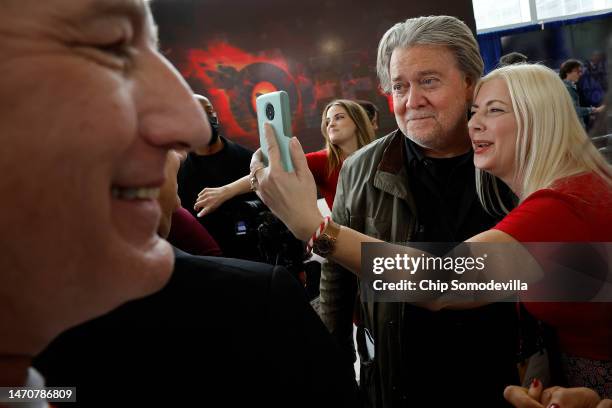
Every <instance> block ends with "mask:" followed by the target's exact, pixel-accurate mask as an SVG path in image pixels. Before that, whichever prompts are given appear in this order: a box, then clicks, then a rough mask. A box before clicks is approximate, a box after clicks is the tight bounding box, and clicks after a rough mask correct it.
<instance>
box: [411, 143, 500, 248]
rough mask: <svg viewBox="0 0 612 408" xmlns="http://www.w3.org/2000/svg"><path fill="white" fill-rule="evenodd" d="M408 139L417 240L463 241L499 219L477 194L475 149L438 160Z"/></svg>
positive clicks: (415, 239) (489, 226)
mask: <svg viewBox="0 0 612 408" xmlns="http://www.w3.org/2000/svg"><path fill="white" fill-rule="evenodd" d="M405 141H406V149H405V152H406V156H407V157H406V166H407V170H408V175H409V180H410V181H409V183H410V186H408V187H409V189H410V191H411V192H412V194H413V197H414V200H415V203H416V207H417V220H418V227H417V235H416V237H415V238H414V239H413V240H414V241H421V242H462V241H465V240H466V239H468V238H470V237H472V236H474V235H476V234H478V233H480V232H482V231H485V230H487V229H489V228H491V227H492V226H493V225H495V223H496V222H497V221H499V218H494V217H492V216H490V215H489V214H487V212H486V211H485V210H484V209H483V208H482V206H481V204H480V202H479V200H478V197H477V196H476V184H475V170H474V159H473V156H474V155H473V152H472V151H470V152H468V153H465V154H462V155H460V156H456V157H451V158H445V159H434V158H430V157H426V156H425V155H423V153H422V152H421V150H420V148H419V147H418V146H417V145H416V144H415V143H414V142H413V141H412V140H410V139H409V138H407V137H406V138H405Z"/></svg>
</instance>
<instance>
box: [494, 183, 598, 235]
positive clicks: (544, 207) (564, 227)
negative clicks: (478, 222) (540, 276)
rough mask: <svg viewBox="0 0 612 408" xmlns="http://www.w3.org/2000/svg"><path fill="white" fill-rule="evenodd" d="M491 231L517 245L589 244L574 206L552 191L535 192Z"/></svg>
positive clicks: (586, 233)
mask: <svg viewBox="0 0 612 408" xmlns="http://www.w3.org/2000/svg"><path fill="white" fill-rule="evenodd" d="M494 228H495V229H497V230H500V231H503V232H505V233H507V234H509V235H511V236H512V237H513V238H514V239H516V240H517V241H520V242H571V241H589V240H590V234H589V228H588V225H587V224H586V223H585V221H584V219H583V217H582V216H581V214H579V213H578V211H577V209H576V208H575V206H574V205H573V203H572V202H571V201H570V200H569V199H568V197H567V196H565V195H564V194H560V193H557V192H555V191H553V190H541V191H537V192H535V193H534V194H532V195H531V196H529V197H528V198H527V199H526V200H525V201H524V202H523V203H521V204H520V205H519V206H518V207H516V208H515V209H514V210H512V211H511V212H510V214H508V215H507V216H506V217H505V218H504V219H503V220H501V221H500V222H499V223H498V224H497V225H496V226H495V227H494Z"/></svg>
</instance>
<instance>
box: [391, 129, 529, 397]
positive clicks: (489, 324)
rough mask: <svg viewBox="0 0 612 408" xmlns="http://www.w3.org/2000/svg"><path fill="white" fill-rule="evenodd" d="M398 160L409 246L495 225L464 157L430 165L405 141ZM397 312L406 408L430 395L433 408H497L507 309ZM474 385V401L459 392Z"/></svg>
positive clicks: (512, 373) (506, 362) (510, 342)
mask: <svg viewBox="0 0 612 408" xmlns="http://www.w3.org/2000/svg"><path fill="white" fill-rule="evenodd" d="M405 152H406V153H405V154H406V161H405V163H406V164H405V165H406V166H407V170H408V176H409V177H408V179H409V183H410V185H409V186H408V187H409V189H410V191H411V193H412V196H413V197H414V200H415V204H416V209H417V222H418V225H417V233H416V236H415V237H413V240H414V241H420V242H456V243H458V242H462V241H464V240H466V239H468V238H470V237H472V236H474V235H476V234H479V233H480V232H483V231H485V230H487V229H489V228H491V227H492V226H494V225H495V223H496V222H497V221H498V219H496V218H495V217H493V216H491V215H489V214H488V213H487V212H486V211H485V210H484V208H483V207H482V205H481V204H480V201H479V200H478V197H477V195H476V183H475V170H474V164H473V153H472V152H471V151H470V152H469V153H466V154H463V155H461V156H457V157H453V158H448V159H432V158H429V157H426V156H424V155H423V153H422V152H421V150H420V148H419V147H418V146H417V145H416V144H415V143H414V142H412V141H411V140H409V139H408V138H406V149H405ZM499 218H501V217H499ZM404 307H405V314H404V318H403V320H402V328H401V329H400V330H401V331H402V333H403V334H404V336H403V337H402V338H403V339H405V340H403V342H402V346H401V347H402V367H403V369H402V374H401V378H402V380H401V383H402V384H403V387H402V394H403V398H405V399H406V400H407V401H408V402H410V403H411V404H412V405H414V406H419V403H418V402H419V401H421V400H423V399H425V398H426V397H427V398H429V397H430V396H431V395H436V406H446V405H456V406H471V407H480V406H487V407H488V406H494V407H498V406H505V405H504V402H503V390H504V387H505V385H507V384H513V383H514V382H516V381H517V380H518V378H517V377H516V367H515V363H514V353H515V346H516V342H517V340H516V334H517V331H516V315H515V312H514V305H513V304H512V303H497V304H491V305H488V306H483V307H479V308H476V309H470V310H442V311H439V312H431V311H429V310H426V309H422V308H420V307H416V306H412V305H405V306H404ZM475 381H476V382H478V383H479V387H480V389H482V390H483V391H482V393H480V394H479V395H478V396H476V397H475V396H474V395H473V394H471V393H469V392H466V391H465V390H466V389H470V387H472V386H473V384H474V383H475ZM440 390H444V392H443V393H440V392H439V391H440Z"/></svg>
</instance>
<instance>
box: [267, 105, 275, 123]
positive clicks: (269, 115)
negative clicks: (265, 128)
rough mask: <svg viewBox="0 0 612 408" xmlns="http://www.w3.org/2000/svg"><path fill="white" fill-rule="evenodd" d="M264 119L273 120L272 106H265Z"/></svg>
mask: <svg viewBox="0 0 612 408" xmlns="http://www.w3.org/2000/svg"><path fill="white" fill-rule="evenodd" d="M266 117H267V118H268V119H269V120H273V119H274V106H272V104H271V103H269V104H267V105H266Z"/></svg>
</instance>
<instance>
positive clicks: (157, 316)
mask: <svg viewBox="0 0 612 408" xmlns="http://www.w3.org/2000/svg"><path fill="white" fill-rule="evenodd" d="M0 25H1V26H2V27H3V30H2V32H0V51H2V53H3V56H4V58H3V62H2V63H0V100H2V101H4V102H5V103H4V106H5V108H4V109H3V110H2V114H1V115H2V120H1V121H0V127H2V132H1V134H2V137H3V140H4V145H5V147H4V149H2V151H1V152H0V165H2V166H3V167H4V168H5V171H3V172H2V174H3V176H1V177H0V192H2V196H3V197H4V200H5V205H6V207H5V211H3V213H2V215H0V225H1V226H2V227H3V230H4V231H5V234H4V235H3V238H1V240H2V241H1V244H2V247H3V252H2V255H1V256H0V270H1V271H2V272H1V273H0V386H3V387H12V388H17V387H29V388H30V389H41V388H42V387H44V384H45V383H46V384H47V385H48V386H72V387H76V393H77V402H78V403H79V404H81V405H85V406H91V405H102V404H104V405H109V404H110V405H117V404H119V405H124V404H128V405H145V404H152V403H160V402H161V403H167V404H172V405H177V404H181V405H183V404H185V405H186V404H190V405H192V404H199V403H202V404H204V405H206V404H212V405H214V406H244V405H246V404H249V405H264V406H292V407H301V406H304V407H306V406H334V407H353V406H354V407H359V406H366V407H406V406H417V407H420V406H446V405H451V404H452V405H458V406H471V407H480V406H483V407H484V406H487V407H497V406H515V407H519V408H539V407H557V408H559V407H560V408H569V407H594V408H595V407H596V408H605V407H612V400H611V398H612V303H611V302H599V303H576V302H571V303H568V302H566V303H563V302H554V303H536V302H530V301H528V300H527V298H523V294H520V295H519V296H518V298H517V299H516V301H514V302H490V303H483V302H478V303H463V304H461V305H457V304H454V303H448V302H445V301H444V298H443V297H440V298H435V299H430V300H428V301H427V302H421V301H414V302H411V301H406V302H371V301H368V300H367V299H365V298H363V297H360V292H363V291H364V290H365V288H364V287H363V285H364V282H365V281H364V280H363V279H362V278H363V271H362V270H361V251H362V245H363V244H367V243H383V242H388V243H392V244H398V243H401V246H400V247H399V248H401V251H403V253H405V254H417V253H418V254H420V253H422V251H421V249H418V247H417V246H416V244H412V243H413V242H414V243H418V242H445V243H460V242H464V243H466V244H467V245H469V244H471V243H491V244H507V243H509V244H514V245H518V246H523V245H526V243H531V242H572V243H573V242H600V243H609V242H610V241H612V235H611V234H612V216H611V214H612V212H611V211H610V210H611V209H612V169H611V167H610V165H609V164H608V163H607V162H606V161H605V160H604V159H603V157H602V156H601V154H600V153H599V152H598V151H597V149H596V148H595V147H594V146H593V144H592V143H591V142H590V140H589V138H588V135H587V133H586V131H585V129H584V126H583V123H582V122H581V118H580V116H579V112H578V113H577V106H576V103H575V101H573V100H572V98H573V95H572V90H575V88H574V85H573V84H575V83H576V82H577V81H578V80H579V74H580V69H581V68H580V67H576V66H575V65H572V64H571V63H567V64H564V67H562V69H561V72H560V76H561V78H563V80H562V79H560V78H559V75H558V74H557V73H556V72H554V71H553V70H551V69H549V68H546V67H545V66H543V65H538V64H529V63H527V62H524V61H519V62H518V63H517V62H516V61H507V62H505V63H503V64H500V68H498V69H496V70H494V71H492V72H490V73H488V74H487V75H486V76H484V77H483V62H482V58H481V56H480V54H479V50H478V45H477V42H476V39H475V38H474V35H473V33H472V32H471V31H470V29H469V28H468V27H467V26H466V25H465V24H464V23H463V22H461V21H460V20H458V19H457V18H454V17H450V16H430V17H417V18H410V19H408V20H405V21H402V22H399V23H397V24H395V25H394V26H392V27H391V28H390V29H389V30H388V31H387V32H386V33H385V34H384V35H383V37H382V39H381V40H380V43H379V48H378V58H377V63H376V68H377V73H378V77H379V79H380V84H381V88H382V89H383V90H384V91H385V92H386V93H388V94H390V95H391V97H392V99H393V113H394V115H395V119H396V122H397V130H395V131H393V132H392V133H390V134H389V135H386V136H384V137H381V138H378V139H376V138H375V131H376V129H377V127H378V119H379V115H380V112H379V111H378V109H377V108H376V107H375V106H373V105H372V104H371V103H369V102H367V101H352V100H347V99H337V100H333V101H331V102H330V103H329V104H327V105H326V106H325V107H324V109H323V112H322V119H321V133H322V136H323V143H322V144H324V148H323V149H322V150H320V151H317V152H313V153H308V154H304V152H303V151H302V149H301V146H300V143H299V141H298V139H297V138H292V140H291V143H290V149H291V157H292V160H293V164H294V167H295V171H294V172H291V173H288V172H285V171H284V170H283V168H282V165H281V163H280V157H279V150H278V145H277V143H276V140H275V136H274V134H273V130H272V128H271V127H269V126H268V127H266V134H265V137H266V139H267V143H268V146H269V151H268V155H269V159H270V160H269V161H270V163H269V166H265V165H264V164H263V163H264V160H263V156H262V153H261V151H260V150H258V151H256V152H255V153H253V152H251V151H249V150H248V149H245V148H243V147H241V146H239V145H237V144H236V143H234V142H232V141H231V140H230V139H228V138H226V137H224V136H223V135H221V134H220V129H221V127H220V119H222V118H218V117H217V114H216V112H215V110H214V107H213V106H212V104H211V102H210V100H208V98H206V97H203V96H199V95H195V96H194V94H193V92H192V91H191V90H190V89H189V86H188V85H187V84H186V83H185V81H184V80H183V79H182V77H181V76H180V74H179V73H178V72H177V71H176V69H175V68H174V67H173V66H172V65H171V64H170V63H169V62H168V61H167V60H166V59H165V58H164V57H163V56H162V54H161V53H160V52H159V50H158V45H157V42H158V39H157V34H156V33H157V30H156V27H155V23H154V21H153V17H152V15H151V12H150V10H149V6H148V2H147V1H145V0H133V1H132V0H114V1H109V0H83V1H80V2H74V1H70V0H53V1H49V2H39V1H34V0H25V1H24V0H4V1H2V2H0ZM32 78H37V81H36V82H33V81H32ZM568 91H569V92H568ZM92 95H94V96H95V97H92ZM571 95H572V96H571ZM608 105H609V104H608ZM597 109H598V113H601V112H604V109H605V104H603V103H602V104H601V105H600V107H599V108H597ZM590 113H593V112H589V114H590ZM24 160H27V162H26V163H24ZM228 163H230V164H231V165H230V166H229V167H228ZM243 194H246V196H243ZM317 194H319V195H320V196H323V198H324V199H325V201H326V202H327V204H328V206H329V207H330V208H331V210H332V215H331V217H324V216H323V215H322V214H321V212H320V210H319V207H318V206H317ZM236 199H242V200H243V201H244V202H249V203H250V202H253V201H257V200H258V199H261V201H263V203H264V204H265V205H266V206H267V207H268V208H269V209H270V210H271V211H272V212H273V213H274V215H275V216H276V217H278V219H280V220H281V221H282V223H284V224H285V225H286V227H287V228H288V229H289V230H290V231H291V232H292V234H293V235H294V236H295V237H296V238H297V239H299V240H300V241H303V242H305V243H306V244H305V245H306V249H307V251H306V252H307V253H308V252H310V251H313V252H314V253H316V254H318V255H319V256H321V257H323V258H326V259H325V261H324V263H323V269H322V274H321V282H320V289H321V291H320V310H319V311H318V313H317V312H315V310H314V309H313V307H312V306H311V304H310V303H309V301H308V299H307V297H306V293H305V291H304V288H303V286H302V285H301V284H300V283H299V281H298V280H296V279H294V278H293V277H292V276H291V275H290V274H289V273H288V272H287V270H286V269H285V268H284V267H283V266H282V265H267V264H262V263H256V262H251V261H249V260H244V259H233V258H222V257H220V256H219V255H222V254H223V255H224V256H230V257H232V256H235V253H233V252H232V251H235V250H237V249H239V247H243V246H245V245H246V244H245V243H244V242H243V241H240V240H239V239H237V238H236V236H238V237H239V236H240V235H241V232H242V229H241V228H242V227H243V225H242V224H241V223H240V220H238V221H237V220H236V219H235V218H231V217H230V221H228V218H227V216H220V217H219V218H217V221H215V219H214V218H213V217H214V216H215V214H216V215H221V214H222V211H223V210H222V209H223V208H224V206H227V205H230V204H231V202H232V200H236ZM249 205H251V204H249ZM252 205H256V204H252ZM224 217H225V218H224ZM228 222H229V224H230V225H229V227H228V225H227V224H228ZM228 228H229V230H230V231H232V233H229V234H228V233H227V231H228ZM228 236H229V237H231V239H229V238H228ZM166 239H167V240H166ZM168 242H170V243H172V245H170V244H169V243H168ZM393 248H398V246H397V245H395V246H393ZM185 251H186V252H185ZM203 255H204V256H203ZM415 256H416V255H415ZM527 256H531V255H527ZM533 257H534V258H535V261H536V262H537V261H538V257H537V256H536V255H533ZM512 261H513V260H512V259H505V258H504V257H503V256H502V257H501V258H499V259H497V260H496V262H499V263H500V264H499V266H500V268H501V266H502V265H503V264H510V263H511V262H512ZM493 266H495V265H493ZM545 276H546V274H545ZM546 279H550V280H552V281H554V279H555V277H554V276H546ZM604 279H607V278H604ZM607 283H608V284H609V283H610V282H607ZM525 295H529V293H526V294H525ZM607 300H608V301H609V300H610V299H607ZM519 311H520V313H519ZM527 318H529V319H531V320H530V321H531V322H532V323H533V322H535V326H537V327H538V328H540V329H542V330H541V332H537V333H535V335H536V337H538V336H539V337H538V339H537V341H536V343H538V346H537V347H535V349H533V350H532V351H533V352H534V353H535V354H534V356H532V359H533V361H535V360H536V358H535V357H537V356H538V355H541V354H542V353H543V352H544V351H545V352H546V353H547V355H548V357H549V361H548V363H547V364H545V367H544V368H545V369H544V370H543V371H542V372H538V373H537V374H529V375H527V376H525V375H521V372H519V370H518V369H517V363H518V362H519V361H517V352H519V351H521V350H520V347H519V345H521V344H524V343H525V340H526V336H525V330H524V329H525V327H526V324H525V321H526V319H527ZM354 326H356V327H357V333H356V341H353V327H354ZM544 331H545V334H542V333H543V332H544ZM531 334H534V333H531ZM355 344H356V346H357V347H356V348H357V349H356V350H355ZM356 353H358V355H359V359H360V370H359V381H358V383H357V382H356V381H355V372H354V370H353V364H354V362H355V359H356ZM523 357H526V356H523ZM533 372H535V371H532V373H533ZM545 375H547V376H548V377H546V378H544V376H545ZM521 377H524V378H521ZM522 385H525V386H522ZM2 397H4V396H2ZM12 403H14V401H11V400H5V399H2V400H0V406H3V405H7V406H11V405H10V404H12ZM61 403H62V402H61V401H53V400H52V401H51V404H53V405H56V404H57V405H61ZM69 404H70V403H69ZM23 406H27V405H23ZM31 406H41V407H44V406H47V402H46V401H45V400H44V398H42V399H38V400H37V401H33V405H31Z"/></svg>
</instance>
